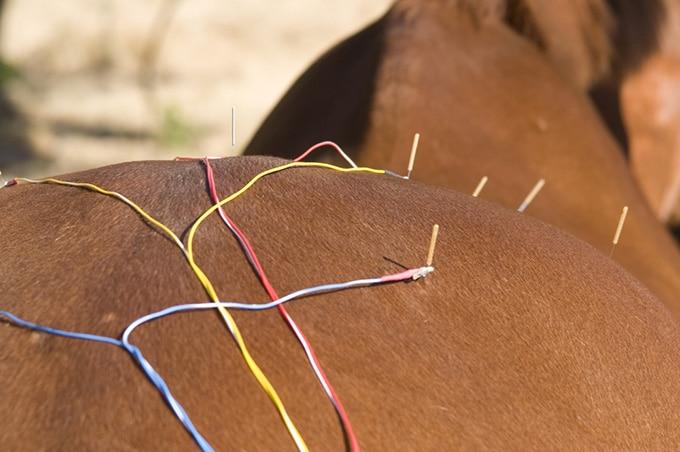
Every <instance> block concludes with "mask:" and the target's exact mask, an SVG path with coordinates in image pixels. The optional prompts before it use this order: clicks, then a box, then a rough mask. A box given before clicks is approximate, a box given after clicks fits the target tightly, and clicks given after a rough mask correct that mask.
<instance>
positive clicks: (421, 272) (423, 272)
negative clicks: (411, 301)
mask: <svg viewBox="0 0 680 452" xmlns="http://www.w3.org/2000/svg"><path fill="white" fill-rule="evenodd" d="M433 271H434V267H432V266H427V267H420V268H419V269H417V270H416V271H415V273H413V276H411V278H412V279H413V280H414V281H415V280H418V279H420V278H424V277H426V276H427V275H429V274H430V273H432V272H433Z"/></svg>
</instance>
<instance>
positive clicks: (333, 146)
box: [293, 141, 357, 168]
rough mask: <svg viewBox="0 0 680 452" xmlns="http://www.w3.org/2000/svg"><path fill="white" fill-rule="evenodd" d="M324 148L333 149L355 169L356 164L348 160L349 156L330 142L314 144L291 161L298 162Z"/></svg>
mask: <svg viewBox="0 0 680 452" xmlns="http://www.w3.org/2000/svg"><path fill="white" fill-rule="evenodd" d="M324 146H330V147H332V148H333V149H335V150H336V151H338V154H340V156H341V157H342V158H344V159H345V160H346V161H347V163H349V164H350V166H352V167H353V168H356V167H357V165H356V163H354V161H352V159H351V158H349V156H348V155H347V154H345V152H344V151H343V150H342V148H341V147H340V146H338V145H337V144H336V143H334V142H332V141H322V142H321V143H317V144H315V145H314V146H312V147H310V148H309V149H307V150H306V151H305V152H303V153H302V154H301V155H300V156H299V157H298V158H296V159H295V160H293V161H294V162H299V161H300V160H303V159H304V158H305V157H307V156H308V155H309V154H311V153H312V152H314V151H315V150H317V149H319V148H322V147H324Z"/></svg>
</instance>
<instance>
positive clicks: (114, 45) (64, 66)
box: [0, 0, 390, 176]
mask: <svg viewBox="0 0 680 452" xmlns="http://www.w3.org/2000/svg"><path fill="white" fill-rule="evenodd" d="M389 3H390V2H389V1H387V0H370V1H361V0H332V1H330V0H324V1H322V0H317V1H312V0H280V1H276V2H275V1H271V0H269V1H264V0H229V1H220V0H191V1H186V0H148V1H147V0H145V1H139V0H136V1H135V0H59V1H53V0H14V1H12V0H10V1H9V2H8V5H7V7H6V10H5V12H4V17H3V23H2V35H1V36H0V42H1V44H2V48H1V49H0V51H1V52H2V55H3V58H4V59H5V61H7V62H8V63H9V64H10V65H12V66H13V67H14V68H16V69H17V70H18V72H19V74H20V76H19V77H18V78H16V79H14V80H12V81H11V82H9V83H7V84H6V85H5V86H6V90H7V93H8V96H9V99H10V100H11V102H12V104H14V105H15V106H16V107H17V108H18V110H19V111H20V112H21V114H22V115H23V116H24V117H25V119H26V124H27V131H26V135H27V139H28V141H29V143H30V144H31V146H32V147H33V150H34V152H35V157H36V158H34V159H31V160H29V161H28V162H27V163H23V164H14V165H11V166H9V167H5V168H1V169H2V170H3V173H4V174H5V175H16V174H18V173H21V174H23V175H28V176H40V175H46V174H54V173H62V172H68V171H73V170H78V169H83V168H88V167H93V166H100V165H105V164H109V163H114V162H120V161H126V160H142V159H157V158H172V157H174V156H176V155H195V156H202V155H216V156H224V155H233V154H236V153H239V152H240V151H241V149H242V148H243V146H244V145H245V144H246V143H247V141H248V139H249V137H250V136H252V134H253V133H254V132H255V130H256V128H257V126H258V125H259V123H260V122H261V121H262V119H264V116H265V115H266V114H267V112H268V111H269V110H270V109H271V108H272V106H273V105H274V104H275V103H276V101H277V100H278V98H279V97H280V96H281V95H282V94H283V93H284V92H285V90H286V89H287V88H288V86H290V84H291V83H292V82H293V81H294V80H295V78H296V77H297V76H298V75H299V74H300V73H301V72H302V71H303V70H304V69H305V68H306V67H307V66H308V65H309V64H310V63H311V62H312V61H313V60H314V59H315V58H316V57H318V56H319V55H320V54H321V53H323V52H324V51H325V50H326V49H328V48H329V47H330V46H332V45H333V44H335V43H337V42H338V41H339V40H341V39H342V38H344V37H346V36H348V35H350V34H352V33H353V32H354V31H356V30H358V29H360V28H361V27H363V26H364V25H366V24H367V23H369V22H370V21H372V20H374V19H376V18H377V17H379V16H380V15H381V14H382V13H383V12H384V11H385V10H386V9H387V7H388V6H389ZM232 106H235V107H236V111H237V135H236V142H237V145H236V146H232V145H231V142H232V137H231V108H232ZM320 114H321V113H320ZM0 152H8V151H7V150H3V151H0Z"/></svg>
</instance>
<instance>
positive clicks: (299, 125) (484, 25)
mask: <svg viewBox="0 0 680 452" xmlns="http://www.w3.org/2000/svg"><path fill="white" fill-rule="evenodd" d="M507 3H508V4H509V6H508V8H510V6H513V5H514V9H504V8H501V7H498V5H501V4H502V2H491V1H485V2H465V1H457V2H445V1H432V2H418V1H409V0H403V1H399V2H397V3H396V4H395V6H394V7H393V8H392V9H391V10H390V11H389V12H388V13H387V14H386V15H385V16H384V17H383V18H381V19H380V20H379V21H377V22H376V23H375V24H373V25H371V26H370V27H368V28H367V29H365V30H363V31H361V32H359V33H358V34H356V35H355V36H353V37H351V38H349V39H348V40H347V41H345V42H343V43H341V44H340V45H338V46H337V47H336V48H334V49H333V50H331V51H330V52H329V53H327V54H326V55H324V56H323V57H322V58H321V59H320V60H319V61H317V62H316V63H314V64H313V65H312V66H311V67H310V68H309V69H308V71H307V72H306V73H305V74H303V75H302V76H301V78H300V79H299V80H298V81H297V82H296V83H295V85H294V86H293V87H292V88H291V89H290V91H289V92H288V93H287V94H286V96H285V97H284V98H283V99H282V101H281V102H280V103H279V105H278V106H277V107H276V108H275V109H274V110H273V112H272V113H271V114H270V116H269V117H268V118H267V119H266V121H265V122H264V124H263V125H262V127H261V129H260V130H259V131H258V133H257V134H256V136H255V137H254V139H253V140H252V142H251V143H250V145H249V147H248V150H247V151H246V153H247V154H274V155H279V156H285V157H291V156H292V154H288V153H287V151H288V152H296V151H293V150H296V149H297V150H299V149H304V148H305V147H306V146H308V145H310V144H311V143H313V142H315V141H317V140H318V139H322V138H329V139H334V140H336V141H338V142H339V143H341V144H343V145H345V146H346V149H347V150H348V151H349V152H350V153H351V154H352V155H354V156H355V157H356V158H357V159H358V161H359V162H360V163H361V164H366V165H369V166H385V167H388V168H390V169H392V170H401V171H404V170H405V167H406V162H407V159H408V149H409V146H410V142H411V137H412V135H413V133H414V132H416V131H417V132H421V134H422V140H421V149H420V151H419V157H418V160H417V162H416V169H415V172H414V177H415V178H416V179H420V180H423V181H426V182H428V183H432V184H437V185H443V186H448V187H452V188H455V189H456V190H460V191H463V192H468V193H469V192H471V191H472V190H473V188H474V187H475V185H476V184H477V182H478V181H479V179H480V178H481V177H482V176H485V175H486V176H489V180H490V181H489V184H488V185H487V188H485V191H484V192H483V193H482V196H484V197H486V198H488V199H491V200H494V201H496V202H499V203H500V204H502V205H504V206H507V207H517V206H518V205H519V203H520V201H521V200H522V198H523V197H524V195H525V194H526V193H527V192H528V191H529V189H530V188H531V187H532V185H533V184H534V183H535V181H536V180H538V179H539V178H545V179H546V180H547V184H546V187H545V188H544V189H543V192H541V193H540V194H539V196H538V198H537V199H536V201H534V203H533V204H532V205H531V206H530V208H529V210H528V213H529V214H531V215H535V216H536V217H538V218H540V219H542V220H544V221H547V222H549V223H552V224H555V225H557V226H559V227H560V228H562V229H564V230H566V231H568V232H571V233H573V234H575V235H576V236H578V237H579V238H581V239H583V240H586V241H587V242H589V243H591V244H592V245H593V246H595V247H596V248H598V249H600V250H602V251H604V252H606V253H609V252H610V247H611V239H612V235H613V232H614V228H615V226H616V221H617V219H618V215H619V213H620V212H621V208H622V207H623V206H624V205H629V206H630V209H631V210H630V212H631V213H630V215H629V217H628V221H627V223H626V226H625V230H624V240H623V243H622V244H621V246H620V247H619V248H617V250H616V253H615V258H616V259H617V260H618V261H620V262H621V263H622V265H623V266H624V267H626V268H627V269H628V270H630V271H631V272H632V273H633V274H634V275H636V276H637V277H638V278H639V279H640V280H641V281H642V282H643V283H644V284H646V285H647V286H648V287H649V288H650V289H651V290H652V291H653V292H655V293H656V294H657V295H658V296H659V297H660V298H661V299H662V300H663V301H664V302H665V303H667V305H668V306H669V307H670V308H671V309H672V310H673V311H674V312H675V313H676V314H680V273H679V272H678V270H679V269H680V255H679V254H678V251H677V248H676V245H675V243H674V241H673V239H672V237H671V236H670V235H669V234H668V233H667V232H666V231H665V230H664V228H663V227H662V226H661V225H660V224H659V223H658V222H657V220H656V219H655V218H654V216H653V215H652V213H651V212H650V210H649V208H648V207H647V205H646V203H645V201H644V199H643V197H642V196H641V194H640V192H639V191H638V189H637V187H636V186H635V183H634V182H633V180H632V179H631V177H630V174H629V171H628V168H627V166H626V162H625V160H624V157H623V155H622V153H621V151H620V149H619V148H618V146H617V144H616V143H615V141H614V140H613V139H612V137H611V135H610V134H609V133H608V132H607V130H606V129H605V127H603V125H602V123H601V121H600V119H599V118H598V115H597V113H596V111H595V110H594V109H593V107H592V105H591V104H590V102H589V101H588V99H587V98H586V96H585V95H583V93H582V91H581V88H579V87H577V84H576V83H575V82H567V81H565V75H564V74H561V73H560V72H558V71H557V70H556V69H555V64H554V63H552V62H550V61H549V59H548V58H546V56H545V52H544V51H542V50H541V49H540V48H539V47H537V45H536V43H535V42H534V41H533V40H532V39H528V38H527V36H528V37H529V38H531V37H532V36H533V32H532V27H530V26H527V25H526V21H524V20H522V18H523V17H524V15H523V13H522V11H523V10H522V9H521V8H519V9H518V5H520V6H521V5H522V4H523V3H522V2H507ZM485 6H486V8H485ZM593 58H594V57H593ZM593 71H594V69H593ZM586 72H587V71H586ZM574 77H575V78H577V77H576V76H574ZM586 78H587V77H586ZM584 83H585V82H584Z"/></svg>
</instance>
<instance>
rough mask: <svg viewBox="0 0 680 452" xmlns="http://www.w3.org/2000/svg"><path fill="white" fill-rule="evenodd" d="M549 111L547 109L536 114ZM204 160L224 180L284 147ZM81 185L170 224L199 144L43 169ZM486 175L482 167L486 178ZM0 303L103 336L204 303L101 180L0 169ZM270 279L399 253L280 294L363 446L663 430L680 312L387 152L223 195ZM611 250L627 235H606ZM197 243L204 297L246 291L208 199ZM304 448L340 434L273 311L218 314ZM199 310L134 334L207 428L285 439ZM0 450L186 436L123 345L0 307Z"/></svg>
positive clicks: (175, 260) (163, 441)
mask: <svg viewBox="0 0 680 452" xmlns="http://www.w3.org/2000/svg"><path fill="white" fill-rule="evenodd" d="M555 126H556V125H555ZM286 163H287V162H286V161H282V160H280V159H276V158H269V157H234V158H226V159H220V160H214V161H213V163H212V165H213V167H214V175H215V180H216V186H217V190H218V191H219V192H220V193H221V194H222V195H225V194H227V193H236V192H237V190H239V189H240V188H241V187H243V186H244V185H245V184H246V182H247V181H249V180H252V178H253V176H255V175H256V174H259V173H261V171H263V170H268V169H270V168H272V167H277V166H279V165H282V164H286ZM60 180H62V181H72V182H78V183H89V184H96V186H97V187H101V188H102V189H106V190H110V191H115V192H117V193H120V194H121V195H123V196H125V197H126V199H128V200H131V201H133V202H135V203H137V205H139V206H141V207H142V208H144V209H145V211H146V212H148V213H149V214H150V215H153V217H154V218H156V219H158V221H160V222H162V223H164V224H165V225H166V226H167V227H168V228H169V229H172V230H173V231H175V233H176V234H177V236H178V237H179V238H185V237H184V236H185V235H186V233H187V230H188V229H189V228H190V225H192V224H194V221H195V220H196V218H197V217H198V216H199V215H201V214H202V213H203V212H204V211H206V210H207V209H209V208H211V206H212V205H213V202H212V201H211V199H210V197H209V195H208V192H207V190H206V188H207V187H206V178H205V175H204V168H203V167H202V164H201V163H200V162H135V163H125V164H119V165H115V166H109V167H104V168H99V169H94V170H89V171H85V172H81V173H76V174H70V175H66V176H62V177H60ZM499 182H500V181H499ZM0 206H2V222H1V225H2V226H1V231H2V234H0V249H2V259H1V260H0V271H1V273H2V278H1V279H0V293H2V294H3V296H2V301H1V302H0V310H3V311H9V312H12V313H13V314H14V315H16V316H19V317H21V318H22V319H25V320H27V321H31V322H37V323H40V324H43V325H47V326H50V327H52V328H60V329H64V330H71V331H81V332H87V333H90V334H99V335H105V336H110V337H115V336H117V335H118V334H120V332H121V330H122V329H123V328H125V326H126V325H128V324H129V323H130V322H132V321H133V320H134V319H136V318H138V317H139V316H140V315H144V314H147V313H149V312H152V311H157V310H158V309H161V308H164V307H167V306H170V305H174V304H177V303H188V302H199V301H207V297H206V293H205V291H204V287H203V286H202V285H201V284H200V283H199V281H198V279H197V278H196V277H195V274H194V273H193V272H192V271H191V270H190V268H189V266H188V265H187V261H186V259H185V257H184V256H183V255H182V253H181V252H180V251H179V249H178V247H177V245H176V243H174V242H173V241H172V240H168V239H167V237H166V236H165V235H163V234H161V233H160V231H159V230H158V228H156V227H154V226H153V225H152V224H149V223H148V221H147V222H145V221H144V219H143V218H142V217H140V215H139V214H138V213H136V212H135V211H133V210H132V209H130V207H129V206H127V205H125V204H124V203H123V202H121V198H118V199H115V198H112V197H111V196H103V195H101V194H97V193H93V192H92V191H89V190H86V189H84V188H82V187H74V186H63V185H50V184H18V185H15V186H10V187H6V188H3V189H1V190H0ZM224 208H225V211H226V212H227V213H228V215H229V216H230V217H231V218H232V219H233V221H235V222H237V223H238V224H239V225H240V227H241V229H242V230H243V231H245V233H247V235H248V236H249V239H250V243H251V244H252V246H253V247H254V249H256V250H257V251H258V254H259V256H260V261H261V263H262V265H263V267H264V268H266V269H267V272H268V273H269V276H270V279H271V281H272V283H273V285H275V286H276V287H277V288H278V289H279V290H280V292H281V293H286V292H290V291H294V290H296V289H299V288H301V287H307V286H310V285H313V284H319V283H326V282H336V281H344V280H349V279H355V278H364V277H367V276H371V275H380V274H387V273H391V272H395V271H401V269H402V267H401V266H404V267H407V268H410V267H417V266H420V265H422V264H423V263H424V262H425V260H426V257H425V255H426V252H427V246H428V242H429V241H430V229H431V227H432V224H433V223H436V224H438V225H440V228H441V232H440V234H439V240H438V242H437V246H436V250H435V254H434V260H433V262H432V266H433V267H434V271H433V272H432V273H430V274H429V275H427V276H426V277H425V278H421V279H419V280H417V281H412V282H410V283H393V284H383V285H379V286H375V287H367V288H361V289H353V290H352V291H343V292H335V293H329V294H326V295H323V296H319V297H310V298H308V299H306V300H299V301H295V302H292V303H291V304H290V306H289V309H290V313H291V315H292V316H293V317H294V318H295V319H296V320H297V321H298V322H299V325H300V326H301V328H302V329H303V330H305V331H306V333H307V335H308V337H309V338H310V340H311V343H313V344H314V345H315V347H316V349H317V353H318V357H319V360H320V362H321V363H322V364H323V365H324V367H325V368H326V372H327V375H328V377H329V379H330V381H332V382H333V384H334V385H335V388H336V391H337V393H338V395H339V397H340V398H342V400H343V402H344V403H345V406H346V408H347V412H348V413H349V416H350V418H351V420H352V423H353V426H354V429H355V432H356V435H357V437H358V438H359V444H360V445H361V447H362V448H364V449H365V450H413V449H417V450H451V449H505V450H545V449H546V448H550V449H568V450H573V449H583V448H596V447H597V448H615V449H621V448H627V449H648V448H674V447H675V446H676V445H677V444H678V443H679V442H680V432H678V429H677V428H675V426H676V425H677V424H678V421H680V414H679V413H678V410H675V409H674V407H675V406H678V404H679V403H680V364H679V363H680V330H679V329H678V328H679V327H678V325H677V324H676V322H675V320H674V317H673V315H672V314H671V313H670V311H669V310H668V309H667V308H666V307H665V306H664V305H663V303H662V302H661V301H660V300H659V299H658V298H656V297H655V296H654V295H653V294H652V293H651V292H650V291H649V290H648V289H647V288H646V287H645V286H644V285H643V284H641V283H640V282H639V281H638V280H637V279H636V278H635V277H634V276H632V275H631V274H629V273H628V272H627V271H626V270H625V269H623V268H622V267H621V266H620V265H618V264H617V263H616V262H614V261H612V260H611V259H609V258H607V256H605V255H603V254H602V253H600V252H599V251H598V250H596V249H595V248H593V247H592V246H591V245H589V244H587V243H585V242H583V241H581V240H579V239H577V238H575V237H573V236H571V235H569V234H567V233H564V232H563V231H561V230H560V229H558V228H556V227H554V226H551V225H548V224H546V223H544V222H541V221H539V220H536V219H534V218H532V217H530V216H527V215H524V214H520V213H518V212H514V211H513V210H510V209H505V208H503V207H501V206H499V205H498V204H497V203H492V202H489V201H486V200H484V199H478V198H473V197H471V196H470V195H469V194H463V193H459V192H455V191H453V190H450V189H447V188H437V187H431V186H425V185H423V184H421V183H419V182H417V181H406V180H404V179H402V178H399V177H391V176H389V175H386V174H366V173H360V172H356V173H342V172H339V171H332V170H331V169H327V168H316V167H312V168H302V167H292V168H289V169H286V170H285V171H280V172H278V173H276V174H270V175H268V176H266V177H264V178H262V179H261V180H259V182H257V183H256V184H255V185H253V186H252V188H250V189H249V190H248V191H247V192H245V193H244V194H243V195H242V196H241V197H240V198H238V199H236V200H234V201H233V202H231V203H229V204H226V205H225V206H224ZM622 251H623V250H622ZM194 252H195V258H196V262H197V263H198V264H199V265H200V266H201V268H202V269H203V272H204V273H205V275H206V276H208V277H209V278H210V279H211V280H212V282H213V284H214V287H215V290H217V291H218V292H219V293H220V295H221V297H220V299H222V300H242V301H248V302H259V301H261V300H263V299H264V298H265V292H264V291H263V290H262V289H261V287H260V285H259V284H258V282H257V278H256V277H255V276H254V274H253V272H252V270H251V268H250V267H249V265H248V262H247V260H246V259H245V258H244V257H243V254H242V252H241V250H240V248H239V247H238V245H237V243H236V241H235V240H233V239H232V237H231V236H230V235H229V234H228V232H226V231H225V228H224V225H223V224H222V223H221V222H220V219H219V218H218V217H217V216H216V215H212V216H210V217H207V219H206V221H205V222H204V226H203V227H202V228H201V229H200V230H198V232H197V233H196V241H195V251H194ZM233 316H234V318H235V320H236V321H237V322H238V324H239V325H240V329H241V331H242V332H243V337H244V338H245V341H246V342H247V343H248V346H249V348H250V350H251V352H252V356H253V357H254V358H255V359H256V360H257V361H258V363H259V364H260V366H261V369H262V370H263V371H264V372H265V373H266V374H267V375H268V376H269V378H270V379H271V382H272V384H273V385H274V386H275V387H276V389H277V390H278V391H279V394H280V396H281V399H282V400H283V402H284V403H285V404H286V406H287V407H288V409H289V413H290V415H291V418H292V419H293V420H294V421H295V422H296V424H297V426H298V428H299V431H300V432H301V434H302V435H303V436H304V438H305V440H306V443H307V445H308V446H309V447H310V448H311V449H312V450H339V449H342V448H343V435H342V432H341V430H340V428H339V426H338V423H337V418H336V415H335V411H334V410H333V408H332V407H331V406H330V404H329V403H328V401H327V400H326V398H325V397H324V395H323V391H322V390H321V388H320V386H319V384H318V382H317V381H316V379H315V378H314V376H313V373H312V372H311V370H310V368H309V365H308V363H307V360H306V359H305V357H304V354H303V353H302V351H301V350H300V347H299V345H298V343H297V342H296V340H295V338H294V337H293V335H292V334H291V332H290V330H289V329H288V327H287V326H286V325H285V324H284V323H283V322H281V320H280V318H279V316H278V315H276V314H275V313H273V312H259V313H244V312H234V313H233ZM225 333H226V331H225V327H224V325H223V324H222V323H221V322H220V321H219V317H217V316H215V315H214V313H212V314H211V313H210V312H204V311H201V312H192V313H186V314H182V315H177V316H171V317H167V318H164V319H162V320H158V321H156V322H153V323H149V324H147V325H144V326H141V327H140V328H139V329H138V330H137V331H136V332H135V333H134V338H133V340H134V341H135V343H136V344H137V345H138V346H139V348H140V349H141V350H143V352H144V354H145V356H146V357H147V359H148V361H149V362H150V363H152V364H153V366H154V367H155V368H156V369H157V370H158V373H159V374H160V375H162V376H163V378H164V380H165V381H166V382H167V384H168V386H169V387H170V388H171V389H172V391H173V393H174V394H175V396H176V398H177V400H178V401H179V402H181V403H182V405H183V407H184V408H185V409H186V413H188V414H189V415H190V416H191V418H192V420H193V422H194V424H195V426H196V428H197V429H198V430H200V432H201V433H202V434H203V435H204V436H205V438H206V439H208V440H209V441H210V442H211V444H212V445H213V446H214V447H215V448H216V449H217V450H246V449H247V450H286V449H289V450H293V449H294V444H293V441H291V439H290V437H289V436H288V434H287V432H286V429H285V428H284V427H283V425H282V424H281V422H280V419H279V417H278V416H277V414H276V411H275V410H274V409H273V408H272V405H271V403H270V400H268V398H267V396H266V395H265V394H264V392H263V391H261V390H260V388H259V387H258V385H257V383H256V381H255V379H254V378H252V376H251V375H250V374H249V373H248V371H247V368H246V366H245V365H243V364H242V363H243V361H242V358H241V354H240V353H239V351H238V349H237V347H236V346H235V344H234V343H233V341H231V340H230V338H229V336H228V334H225ZM0 343H2V344H3V345H2V347H0V413H1V414H0V419H1V421H2V425H3V428H2V429H0V442H2V444H3V447H4V448H6V449H7V450H92V451H99V450H107V451H108V450H150V449H159V450H186V449H189V448H191V447H192V440H191V437H190V436H189V435H187V433H186V432H185V430H184V429H183V428H182V426H181V424H180V423H179V422H177V420H176V419H175V418H174V417H173V415H172V412H171V410H169V409H168V408H167V407H166V406H165V405H164V402H163V399H162V398H161V397H160V396H159V395H158V393H157V392H156V390H155V389H154V387H153V385H151V384H150V383H149V382H148V381H147V380H146V379H145V377H144V375H143V373H142V372H140V371H139V369H138V368H137V367H136V365H135V362H134V361H133V360H131V359H130V357H129V356H127V355H126V354H125V353H123V352H122V351H120V350H116V349H114V348H112V347H108V346H106V345H104V344H97V343H92V342H86V341H75V340H69V339H67V338H62V337H54V336H52V335H46V334H42V333H39V332H31V331H27V330H26V329H23V328H19V327H17V325H15V324H13V322H0Z"/></svg>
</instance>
